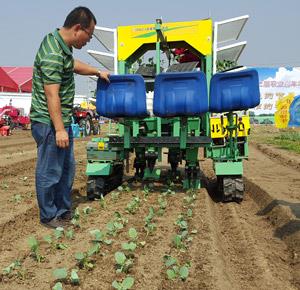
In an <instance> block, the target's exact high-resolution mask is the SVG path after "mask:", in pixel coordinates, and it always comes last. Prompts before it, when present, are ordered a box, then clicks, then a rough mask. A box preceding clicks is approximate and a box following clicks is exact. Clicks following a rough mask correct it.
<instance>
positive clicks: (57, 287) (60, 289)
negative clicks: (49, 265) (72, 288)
mask: <svg viewBox="0 0 300 290" xmlns="http://www.w3.org/2000/svg"><path fill="white" fill-rule="evenodd" d="M52 290H63V287H62V284H61V282H57V283H56V284H55V285H54V286H53V288H52Z"/></svg>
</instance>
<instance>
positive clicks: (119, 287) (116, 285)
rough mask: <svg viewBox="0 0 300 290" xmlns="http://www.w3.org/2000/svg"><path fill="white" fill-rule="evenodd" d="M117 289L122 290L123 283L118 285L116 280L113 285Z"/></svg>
mask: <svg viewBox="0 0 300 290" xmlns="http://www.w3.org/2000/svg"><path fill="white" fill-rule="evenodd" d="M111 285H112V286H113V287H114V288H115V289H117V290H121V289H122V286H121V283H118V282H117V281H116V280H115V281H114V282H112V284H111Z"/></svg>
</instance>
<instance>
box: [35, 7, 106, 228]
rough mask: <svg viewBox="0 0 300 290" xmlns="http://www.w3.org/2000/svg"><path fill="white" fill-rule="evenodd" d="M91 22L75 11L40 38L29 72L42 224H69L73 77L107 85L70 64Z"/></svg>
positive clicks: (88, 36) (77, 64)
mask: <svg viewBox="0 0 300 290" xmlns="http://www.w3.org/2000/svg"><path fill="white" fill-rule="evenodd" d="M96 23H97V22H96V18H95V16H94V15H93V13H92V12H91V11H90V10H89V9H88V8H86V7H77V8H75V9H74V10H72V11H71V12H70V13H69V15H68V16H67V18H66V20H65V23H64V25H63V27H62V28H60V29H56V30H55V31H54V32H51V33H49V34H48V35H46V36H45V38H44V39H43V41H42V43H41V45H40V48H39V50H38V52H37V54H36V57H35V61H34V69H33V82H32V103H31V109H30V119H31V122H32V123H31V124H32V125H31V128H32V135H33V137H34V139H35V141H36V144H37V164H36V175H35V179H36V181H35V182H36V193H37V200H38V205H39V210H40V221H41V224H42V225H45V226H47V227H50V228H56V227H59V226H61V227H63V226H64V225H66V224H67V223H68V221H70V220H71V190H72V185H73V180H74V175H75V160H74V151H73V136H72V129H71V118H72V107H73V100H74V95H75V83H74V72H75V73H77V74H80V75H94V76H97V77H99V78H102V79H104V80H106V81H108V82H109V73H108V72H105V71H99V70H98V69H97V68H95V67H92V66H90V65H87V64H85V63H82V62H80V61H79V60H74V58H73V55H72V53H73V48H77V49H81V48H82V47H83V46H85V45H86V44H87V43H88V42H89V41H90V40H91V38H92V36H93V32H94V29H95V25H96Z"/></svg>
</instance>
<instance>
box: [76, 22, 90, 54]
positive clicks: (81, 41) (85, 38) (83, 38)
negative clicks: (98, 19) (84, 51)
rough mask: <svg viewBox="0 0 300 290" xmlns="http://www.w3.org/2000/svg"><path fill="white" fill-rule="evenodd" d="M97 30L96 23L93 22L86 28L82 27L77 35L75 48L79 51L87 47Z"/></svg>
mask: <svg viewBox="0 0 300 290" xmlns="http://www.w3.org/2000/svg"><path fill="white" fill-rule="evenodd" d="M94 29H95V22H94V21H92V22H91V24H90V26H89V27H87V28H85V27H82V26H80V27H79V28H78V31H77V34H76V40H75V43H74V45H73V46H74V47H75V48H77V49H81V48H82V47H83V46H85V45H86V44H87V43H88V42H90V40H91V39H92V37H93V33H94Z"/></svg>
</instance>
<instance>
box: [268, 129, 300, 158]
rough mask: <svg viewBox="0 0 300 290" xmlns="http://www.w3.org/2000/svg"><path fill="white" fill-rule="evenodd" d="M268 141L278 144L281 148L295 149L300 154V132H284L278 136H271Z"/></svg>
mask: <svg viewBox="0 0 300 290" xmlns="http://www.w3.org/2000/svg"><path fill="white" fill-rule="evenodd" d="M268 141H269V142H270V143H271V144H274V145H276V146H278V147H279V148H282V149H286V150H289V151H294V152H296V153H298V154H300V133H299V132H283V133H281V134H279V135H278V136H274V137H273V138H269V139H268Z"/></svg>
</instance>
